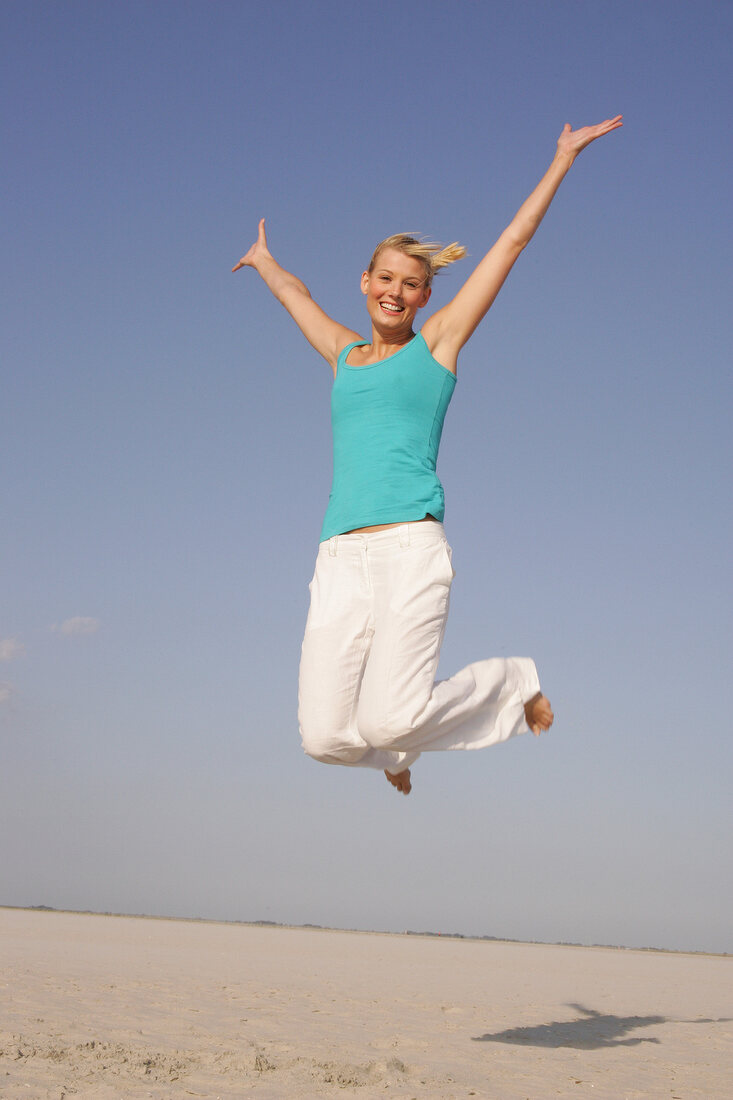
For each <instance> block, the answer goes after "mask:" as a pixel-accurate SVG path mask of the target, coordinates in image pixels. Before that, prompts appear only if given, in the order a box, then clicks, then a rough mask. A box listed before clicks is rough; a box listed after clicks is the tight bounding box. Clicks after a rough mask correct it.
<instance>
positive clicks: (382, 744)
mask: <svg viewBox="0 0 733 1100" xmlns="http://www.w3.org/2000/svg"><path fill="white" fill-rule="evenodd" d="M412 728H413V725H412V723H411V722H409V721H402V720H401V719H400V718H399V716H395V717H394V718H389V719H388V718H386V717H384V716H383V715H381V716H379V717H377V716H376V715H366V714H365V715H364V719H363V722H362V721H361V716H360V721H359V733H360V734H361V736H362V737H363V738H364V740H365V741H366V743H367V745H369V747H370V748H372V749H387V750H390V749H391V750H392V751H395V750H396V751H399V750H400V741H402V740H404V739H405V738H406V737H409V735H410V733H411V732H412Z"/></svg>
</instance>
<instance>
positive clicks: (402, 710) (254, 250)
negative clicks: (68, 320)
mask: <svg viewBox="0 0 733 1100" xmlns="http://www.w3.org/2000/svg"><path fill="white" fill-rule="evenodd" d="M621 124H622V123H621V116H620V115H617V116H616V117H615V118H612V119H607V120H606V121H605V122H602V123H600V124H599V125H598V126H585V127H583V128H582V129H579V130H572V129H571V127H570V125H569V124H566V126H565V127H564V129H563V131H562V133H561V135H560V137H559V139H558V142H557V151H556V153H555V156H554V158H553V160H552V163H551V165H550V167H549V169H548V170H547V172H546V174H545V175H544V177H543V178H542V180H541V181H540V183H539V184H538V185H537V187H536V188H535V190H534V191H533V192H532V194H531V195H530V196H529V198H528V199H527V200H526V201H525V202H524V203H523V204H522V206H521V207H520V209H519V211H518V212H517V214H516V215H515V217H514V218H513V219H512V221H511V223H510V224H509V225H508V226H507V228H506V229H505V230H504V232H503V233H502V234H501V236H500V237H499V239H498V240H497V242H496V244H495V245H494V246H493V248H491V249H490V251H489V252H488V253H487V254H486V255H485V256H484V258H483V259H482V260H481V262H480V263H479V265H478V267H477V268H476V269H475V271H474V272H473V274H472V275H470V276H469V278H468V279H467V280H466V282H465V283H464V284H463V286H462V287H461V289H460V290H459V291H458V293H457V294H456V296H455V297H454V298H453V299H452V301H450V302H449V303H448V305H446V306H444V307H443V308H442V309H440V310H438V311H437V312H436V313H434V314H432V316H430V317H428V318H427V320H426V321H425V322H424V324H423V325H422V328H421V329H420V331H419V332H418V333H417V334H416V333H415V323H416V320H417V315H418V312H419V311H420V310H421V309H423V308H424V307H425V306H427V304H428V301H429V300H430V293H431V283H432V279H433V275H434V273H435V272H436V271H438V270H440V268H442V267H445V266H446V265H447V264H450V263H453V262H454V261H455V260H457V259H460V258H461V257H462V256H463V255H464V254H465V249H463V248H462V247H461V246H460V245H458V244H452V245H449V246H448V247H447V248H441V247H440V246H439V245H436V244H434V243H432V242H424V241H419V240H416V239H415V238H413V237H409V236H405V235H397V236H394V237H388V238H387V239H386V240H384V241H382V243H381V244H380V245H378V246H377V248H376V250H375V252H374V255H373V257H372V260H371V263H370V264H369V267H368V269H367V270H366V271H365V272H364V273H363V275H362V277H361V290H362V293H363V294H364V295H365V298H366V307H367V312H368V314H369V320H370V322H371V333H370V338H369V339H368V340H365V339H362V338H361V337H360V336H359V334H358V333H357V332H354V331H353V330H352V329H350V328H347V327H345V326H344V325H341V324H339V323H338V322H337V321H334V320H332V319H331V318H330V317H329V316H328V315H327V314H326V313H324V311H323V310H322V309H321V308H320V306H319V305H317V304H316V302H314V301H313V299H312V298H311V296H310V293H309V291H308V289H307V287H306V286H305V285H304V284H303V283H302V282H301V281H300V279H297V278H296V277H295V276H294V275H291V274H289V273H288V272H287V271H285V270H284V269H283V268H282V267H280V265H279V264H278V263H277V261H276V260H275V259H274V258H273V256H272V254H271V253H270V251H269V249H268V247H267V239H266V236H265V222H264V219H263V220H262V221H261V222H260V225H259V233H258V236H257V240H256V241H255V243H254V244H253V245H252V247H251V248H250V249H249V251H248V252H247V253H246V255H245V256H243V257H242V259H241V260H240V261H239V263H238V264H237V265H236V267H234V268H233V270H234V271H237V270H238V269H239V268H240V267H253V268H254V269H255V270H256V271H257V272H258V273H259V275H260V276H261V277H262V278H263V279H264V281H265V283H266V284H267V286H268V287H269V289H270V290H271V291H272V293H273V294H274V295H275V297H276V298H277V299H278V300H279V301H280V302H281V303H282V304H283V306H284V307H285V308H286V310H287V311H288V312H289V313H290V315H291V316H292V318H293V319H294V321H295V322H296V324H297V325H298V326H299V328H300V329H301V331H302V333H303V335H304V336H305V337H306V339H307V340H308V341H309V342H310V343H311V344H312V345H313V347H314V348H315V349H316V351H317V352H319V353H320V354H321V355H322V356H323V358H324V359H325V360H326V362H327V363H328V364H329V366H330V367H331V370H332V371H333V374H334V386H333V391H332V423H333V434H334V476H333V487H332V490H331V496H330V498H329V504H328V509H327V512H326V517H325V520H324V524H323V529H322V532H321V542H320V546H319V550H318V558H317V561H316V568H315V573H314V576H313V580H312V582H311V585H310V589H311V603H310V610H309V613H308V621H307V624H306V631H305V638H304V641H303V650H302V657H301V665H300V683H299V715H298V716H299V723H300V731H301V737H302V741H303V747H304V749H305V751H306V753H308V754H309V755H310V756H313V757H314V758H315V759H317V760H321V761H323V762H325V763H329V764H347V765H351V766H354V765H358V766H361V767H371V768H377V769H380V770H383V771H384V772H385V774H386V776H387V779H388V780H389V781H390V783H392V784H393V785H394V786H395V787H396V788H397V790H399V791H402V792H403V793H404V794H408V793H409V792H410V790H411V777H410V766H411V765H412V764H413V763H414V761H415V760H416V759H417V757H418V756H419V755H420V753H421V752H425V751H430V750H438V749H478V748H483V747H485V746H487V745H493V744H496V743H498V742H500V741H505V740H507V739H508V738H509V737H512V736H514V735H515V734H519V733H524V732H527V731H528V730H530V729H531V730H532V731H533V732H534V733H535V734H536V735H539V733H540V732H541V731H542V730H547V729H549V727H550V726H551V725H552V721H553V713H552V708H551V706H550V703H549V701H548V700H547V698H546V697H545V696H544V695H543V694H542V692H541V691H540V684H539V679H538V677H537V671H536V669H535V665H534V662H533V661H532V660H531V659H530V658H528V657H510V658H490V659H485V660H480V661H477V662H476V663H475V664H472V665H469V666H468V667H467V668H465V669H463V670H462V671H461V672H459V673H457V674H456V675H455V676H452V677H450V679H448V680H442V681H436V678H435V675H436V671H437V667H438V659H439V656H440V646H441V642H442V639H443V632H444V629H445V622H446V617H447V614H448V599H449V593H450V587H451V582H452V579H453V569H452V565H451V550H450V547H449V546H448V543H447V541H446V538H445V533H444V531H443V526H442V519H443V514H444V501H443V489H442V486H441V484H440V481H439V480H438V477H437V475H436V472H435V466H436V460H437V455H438V445H439V443H440V436H441V431H442V426H443V418H444V416H445V412H446V409H447V407H448V404H449V402H450V398H451V395H452V393H453V389H454V387H455V382H456V367H457V361H458V353H459V352H460V350H461V348H462V347H463V345H464V344H465V343H466V341H467V340H468V339H469V337H470V336H471V334H472V333H473V331H474V329H475V328H476V326H477V325H478V323H479V322H480V321H481V319H482V318H483V317H484V316H485V314H486V313H487V311H488V310H489V309H490V307H491V305H492V303H493V301H494V299H495V298H496V295H497V294H498V293H499V290H500V289H501V287H502V285H503V283H504V280H505V279H506V277H507V275H508V274H509V272H510V271H511V269H512V267H513V266H514V263H515V261H516V260H517V258H518V257H519V254H520V253H521V251H522V250H523V249H524V248H525V247H526V245H527V244H528V243H529V241H530V240H531V238H532V237H533V235H534V233H535V230H536V229H537V226H538V225H539V223H540V222H541V220H542V218H543V216H544V214H545V212H546V210H547V208H548V207H549V205H550V203H551V201H552V199H553V197H554V195H555V193H556V191H557V189H558V187H559V186H560V184H561V182H562V180H563V179H564V177H565V175H566V173H567V172H568V170H569V169H570V167H571V166H572V164H573V162H574V161H575V158H576V157H577V156H578V154H579V153H580V152H581V150H582V149H584V148H585V147H586V146H587V145H589V144H590V143H591V142H592V141H595V140H596V139H597V138H599V137H602V136H603V135H605V134H608V133H610V131H611V130H615V129H617V127H619V126H621Z"/></svg>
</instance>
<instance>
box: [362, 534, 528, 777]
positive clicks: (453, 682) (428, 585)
mask: <svg viewBox="0 0 733 1100" xmlns="http://www.w3.org/2000/svg"><path fill="white" fill-rule="evenodd" d="M408 530H409V539H407V540H406V542H407V545H403V546H401V547H399V548H395V549H393V553H392V554H391V555H385V554H377V553H376V552H375V553H374V554H371V556H370V558H369V565H370V570H371V576H372V584H373V586H374V589H375V613H374V614H375V624H374V638H373V641H372V646H371V652H370V655H369V662H368V665H367V666H366V669H365V672H364V676H363V682H362V685H361V691H360V696H359V704H358V713H357V727H358V730H359V734H360V736H361V737H362V738H363V739H364V741H365V742H367V743H368V744H369V745H371V746H372V748H374V749H391V750H401V751H403V752H410V753H413V752H425V751H436V750H446V749H478V748H484V747H486V746H488V745H493V744H497V743H498V742H501V741H505V740H507V739H508V738H509V737H513V736H515V735H516V734H519V733H526V732H527V731H528V726H527V723H526V720H525V716H524V704H525V703H526V702H528V700H529V699H531V698H532V696H534V695H536V694H537V692H538V691H539V679H538V677H537V671H536V669H535V665H534V662H533V661H532V660H531V659H529V658H526V657H509V658H490V659H487V660H483V661H477V662H475V663H474V664H471V665H468V666H467V667H466V668H464V669H463V670H462V671H461V672H458V673H457V674H456V675H455V676H452V677H450V679H447V680H442V681H436V679H435V676H436V672H437V667H438V659H439V656H440V646H441V642H442V639H443V633H444V630H445V623H446V619H447V615H448V605H449V596H450V586H451V582H452V579H453V569H452V563H451V557H450V554H451V552H450V547H449V546H448V544H447V542H446V540H445V537H444V535H443V533H442V527H440V526H439V525H437V524H412V525H409V528H408ZM389 770H397V769H391V768H390V769H389Z"/></svg>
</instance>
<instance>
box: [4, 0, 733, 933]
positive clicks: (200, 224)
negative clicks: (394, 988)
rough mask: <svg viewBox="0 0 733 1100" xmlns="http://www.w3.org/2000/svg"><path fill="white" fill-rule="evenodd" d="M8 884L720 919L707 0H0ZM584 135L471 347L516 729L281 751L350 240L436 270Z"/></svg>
mask: <svg viewBox="0 0 733 1100" xmlns="http://www.w3.org/2000/svg"><path fill="white" fill-rule="evenodd" d="M1 20H2V43H3V45H2V51H3V65H2V74H3V75H2V81H3V85H4V86H3V102H4V104H5V108H6V109H5V112H4V113H5V121H4V124H3V148H4V151H5V156H4V160H5V173H4V174H5V187H4V191H5V197H4V200H3V204H4V207H5V213H6V218H5V221H6V234H5V248H4V252H5V263H4V264H3V271H2V280H3V286H2V303H3V306H2V309H3V326H2V328H3V335H2V395H3V397H2V402H0V439H1V441H2V450H3V459H4V461H3V477H2V514H3V518H4V522H3V524H2V533H1V535H0V550H1V553H2V563H3V577H4V584H3V589H2V602H1V603H0V734H1V736H2V741H3V767H2V769H1V771H0V830H1V831H2V835H3V836H5V837H6V838H12V840H11V842H10V843H7V842H6V843H5V844H4V845H3V854H2V857H0V881H1V882H2V884H3V885H2V891H1V896H0V903H5V904H11V905H35V904H46V905H53V906H57V907H68V908H83V909H95V910H115V911H125V912H145V913H156V914H170V915H184V916H202V917H212V918H225V919H227V918H228V919H243V920H249V919H270V920H277V921H284V922H296V923H300V922H312V923H319V924H335V925H344V926H348V927H360V928H384V929H393V930H402V929H405V928H411V929H428V930H433V931H458V932H463V933H466V934H478V935H484V934H487V935H496V936H507V937H515V938H530V939H542V940H567V941H576V942H584V943H593V942H603V943H619V944H627V945H653V946H662V947H673V948H681V949H696V950H712V951H733V940H732V939H731V923H730V913H731V910H732V908H733V905H732V903H733V884H732V883H731V874H730V868H731V866H733V859H732V858H731V857H732V856H733V853H732V852H731V830H730V811H729V804H730V775H731V773H732V770H733V758H732V757H733V752H732V749H731V736H730V731H729V729H728V728H727V716H726V705H725V695H724V692H725V685H726V684H728V683H729V681H730V667H731V657H732V656H733V654H732V652H731V651H732V649H733V646H732V645H731V569H730V545H731V534H732V533H733V521H732V517H731V505H730V489H729V481H730V469H731V440H730V418H731V381H730V378H731V373H730V358H729V354H726V352H729V348H730V335H731V333H730V321H729V317H730V307H729V298H730V276H729V272H730V254H731V239H730V236H731V234H730V223H729V219H728V218H727V211H728V208H729V205H730V204H729V180H730V175H731V156H730V149H729V143H728V132H729V122H728V118H727V113H726V111H725V108H726V106H727V103H728V102H730V92H731V88H730V83H731V81H730V66H729V58H730V50H731V44H732V39H733V33H732V32H733V9H731V7H730V6H729V5H725V4H719V3H709V2H703V3H694V4H693V3H679V2H676V0H672V2H669V3H658V2H650V3H644V4H638V3H625V2H614V3H595V2H583V3H580V2H578V3H574V2H563V0H561V2H558V3H553V4H549V3H536V2H528V3H521V4H513V3H504V2H503V0H501V2H497V3H490V4H474V3H459V4H449V3H437V2H428V3H425V4H421V5H419V6H412V7H410V6H408V7H407V8H405V7H404V6H403V7H401V8H398V9H395V10H387V9H385V8H384V7H383V6H382V7H378V8H377V7H370V6H364V5H356V4H348V3H347V4H343V3H330V2H327V3H316V4H313V5H302V4H295V3H290V2H282V3H274V4H270V5H264V4H256V3H249V2H243V3H185V2H184V3H168V2H158V3H136V2H133V3H126V4H124V5H123V4H96V3H82V2H79V3H54V4H51V3H34V2H30V3H27V4H23V5H20V4H6V5H4V6H3V10H2V13H1ZM619 112H620V113H623V114H624V128H623V129H622V130H620V131H617V132H615V133H612V134H610V135H609V136H608V137H606V138H605V139H603V141H602V142H598V143H596V144H595V145H593V146H591V147H590V148H589V149H588V150H587V151H586V152H585V153H584V154H583V155H582V156H581V158H580V159H579V160H578V162H577V163H576V165H575V166H574V168H573V170H572V172H571V174H570V176H569V177H568V178H567V179H566V181H565V182H564V184H563V186H562V189H561V191H560V193H559V194H558V196H557V198H556V200H555V202H554V204H553V206H552V208H551V210H550V212H549V214H548V215H547V218H546V220H545V222H544V223H543V225H542V227H541V229H540V230H539V232H538V234H537V237H536V238H535V240H534V241H533V242H532V244H531V246H530V248H529V249H528V250H527V252H526V253H525V254H524V255H523V256H522V257H521V259H520V261H519V263H518V265H517V268H516V269H515V271H514V272H513V273H512V275H511V277H510V280H509V282H508V283H507V285H506V287H505V288H504V290H503V291H502V293H501V295H500V297H499V299H498V301H497V303H496V304H495V306H494V308H493V309H492V311H491V313H490V314H489V317H488V318H487V319H486V320H485V321H484V322H483V324H482V326H481V327H480V328H479V330H478V331H477V332H476V334H475V336H474V337H473V339H472V340H471V343H470V344H469V345H468V347H467V348H466V349H465V351H464V353H463V355H462V358H461V363H460V367H459V382H458V386H457V388H456V394H455V397H454V400H453V404H452V406H451V408H450V410H449V413H448V417H447V420H446V427H445V431H444V436H443V446H442V450H441V460H440V466H439V472H440V473H441V477H442V479H443V482H444V485H445V489H446V496H447V512H446V528H447V533H448V536H449V539H450V541H451V543H452V545H453V547H454V565H455V568H456V573H457V577H456V581H455V583H454V589H453V597H452V611H451V620H450V623H449V627H448V633H447V636H446V643H445V646H444V651H443V661H442V664H441V671H442V674H443V675H450V673H451V672H453V671H455V670H457V669H458V668H460V667H462V666H463V665H464V664H466V663H468V662H469V661H472V660H476V659H478V658H480V657H483V656H490V655H503V654H511V653H520V654H525V653H526V654H530V655H532V656H534V657H535V658H536V660H537V663H538V667H539V669H540V675H541V678H542V682H543V686H544V688H545V690H546V691H547V693H548V695H549V696H550V697H551V698H552V701H553V704H554V706H555V711H556V715H557V721H556V725H555V728H554V729H553V731H552V733H551V734H550V735H549V736H547V737H543V738H542V739H541V740H540V741H539V742H537V741H536V740H535V739H534V738H521V739H519V740H515V741H512V742H510V743H509V744H508V745H505V746H502V747H500V748H497V749H494V750H491V751H486V752H479V753H451V754H429V755H427V756H424V757H423V758H422V759H421V761H420V762H419V764H418V765H417V766H416V768H415V771H414V780H415V790H414V792H413V794H412V795H411V796H410V798H409V799H403V798H400V797H398V796H397V795H396V794H395V793H394V792H393V791H392V790H391V789H390V788H389V787H388V785H387V783H386V781H384V779H383V778H382V777H380V776H379V775H377V774H375V773H369V772H366V771H365V770H362V769H353V770H351V769H349V770H347V769H335V768H327V767H324V766H323V765H317V764H315V763H314V762H313V761H310V760H308V759H307V758H305V757H304V756H303V754H302V752H301V750H300V746H299V740H298V734H297V726H296V719H295V710H296V678H297V664H298V657H299V650H300V641H301V634H302V627H303V623H304V619H305V614H306V610H307V584H308V581H309V580H310V576H311V573H312V568H313V559H314V555H315V549H316V545H317V539H318V533H319V531H320V525H321V521H322V517H323V511H324V508H325V504H326V500H327V496H328V489H329V479H330V461H331V458H330V437H329V389H330V372H329V370H328V368H327V367H326V366H325V364H323V363H322V362H320V361H319V359H318V357H317V355H316V354H315V352H313V351H312V350H311V349H310V348H309V347H308V345H307V344H306V343H305V342H304V340H303V339H302V337H301V336H300V335H299V333H298V332H297V330H296V328H295V326H294V325H293V324H292V322H291V321H290V320H289V319H288V318H287V317H286V315H285V314H284V313H283V312H282V310H281V308H280V307H279V306H278V304H277V303H276V302H275V301H274V300H272V299H271V298H270V297H269V296H268V293H267V291H266V289H265V288H264V286H263V285H262V284H261V283H260V282H259V280H258V278H257V276H256V275H255V273H254V272H252V271H247V270H245V271H240V272H239V273H238V274H237V275H231V274H230V269H231V267H232V265H233V264H234V263H235V262H236V261H237V259H238V258H239V257H240V255H242V254H243V252H244V251H245V250H246V249H247V247H248V246H249V244H250V243H251V241H252V240H253V239H254V235H255V232H256V225H257V220H258V218H260V217H261V216H266V217H267V220H268V238H269V242H270V245H271V248H272V250H273V252H274V254H275V255H276V256H277V257H278V259H279V260H280V261H281V262H282V263H283V264H284V265H285V266H286V267H287V268H289V269H290V270H293V271H295V272H296V273H297V274H298V275H300V276H301V277H302V278H303V279H304V280H305V281H306V283H307V284H308V286H309V287H310V289H311V291H312V293H313V295H314V297H316V298H317V300H319V301H320V302H321V304H322V305H323V306H324V308H325V309H326V310H327V311H328V312H329V313H331V314H332V315H333V316H335V317H337V318H338V319H339V320H341V321H343V322H344V323H345V324H348V325H350V326H351V327H354V328H356V329H357V330H362V331H363V330H364V329H365V319H366V314H365V311H364V306H363V300H362V297H361V295H360V293H359V285H358V280H359V276H360V274H361V271H362V269H363V267H364V266H365V263H366V262H367V260H368V257H369V255H370V254H371V251H372V249H373V247H374V244H375V243H376V241H378V240H380V239H381V238H382V237H384V236H386V235H387V234H389V233H392V232H397V231H402V230H409V231H417V232H422V233H426V234H428V235H431V236H434V237H437V238H438V239H442V240H445V241H449V240H456V239H457V240H460V241H461V242H462V243H464V244H465V245H466V246H467V248H468V249H469V253H470V258H469V259H468V260H466V261H463V262H462V264H460V265H456V267H454V268H452V269H450V271H449V272H447V273H445V274H444V275H442V276H441V277H440V278H439V279H438V280H437V284H436V288H435V291H434V294H433V299H432V302H431V306H433V307H435V306H440V305H441V304H442V303H443V302H445V301H447V300H448V298H449V297H450V296H451V295H452V294H453V293H454V292H455V290H456V288H457V286H458V285H460V280H461V279H462V278H465V276H466V275H467V274H468V273H469V271H470V270H471V265H472V263H475V262H476V261H477V260H478V259H479V258H480V257H481V255H482V254H483V252H484V251H485V250H486V249H487V248H488V247H489V246H490V245H491V244H492V243H493V241H494V239H495V238H496V236H498V234H499V232H500V231H501V230H502V228H503V227H504V225H505V224H506V222H507V221H508V220H509V219H510V218H511V216H512V214H513V213H514V210H515V209H516V208H517V206H518V205H519V204H520V202H521V201H522V200H523V199H524V197H525V196H526V194H527V193H528V192H529V191H530V190H531V188H532V187H533V186H534V184H535V183H536V181H537V180H538V179H539V177H540V176H541V174H542V172H543V171H544V169H545V168H546V166H547V164H548V163H549V161H550V159H551V157H552V153H553V149H554V143H555V140H556V138H557V135H558V133H559V132H560V130H561V128H562V125H563V123H564V122H565V121H570V122H571V123H572V124H573V125H574V126H578V125H583V124H586V123H592V122H597V121H600V120H601V119H603V118H605V117H608V116H612V115H614V114H616V113H619Z"/></svg>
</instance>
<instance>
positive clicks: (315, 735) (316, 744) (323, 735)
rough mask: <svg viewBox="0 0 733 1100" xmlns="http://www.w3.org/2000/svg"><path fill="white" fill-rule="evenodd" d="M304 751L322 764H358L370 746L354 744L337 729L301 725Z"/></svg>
mask: <svg viewBox="0 0 733 1100" xmlns="http://www.w3.org/2000/svg"><path fill="white" fill-rule="evenodd" d="M300 739H301V742H302V745H303V752H304V753H305V754H306V755H307V756H310V757H312V758H313V759H314V760H318V761H320V763H321V764H358V763H359V761H360V760H361V758H362V757H363V756H364V754H365V753H366V752H368V751H369V746H368V745H366V744H363V743H362V744H354V742H353V741H347V740H345V739H344V737H343V735H339V734H338V733H336V732H335V731H330V732H329V731H328V730H323V729H319V730H313V729H308V728H307V727H303V726H301V727H300Z"/></svg>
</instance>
